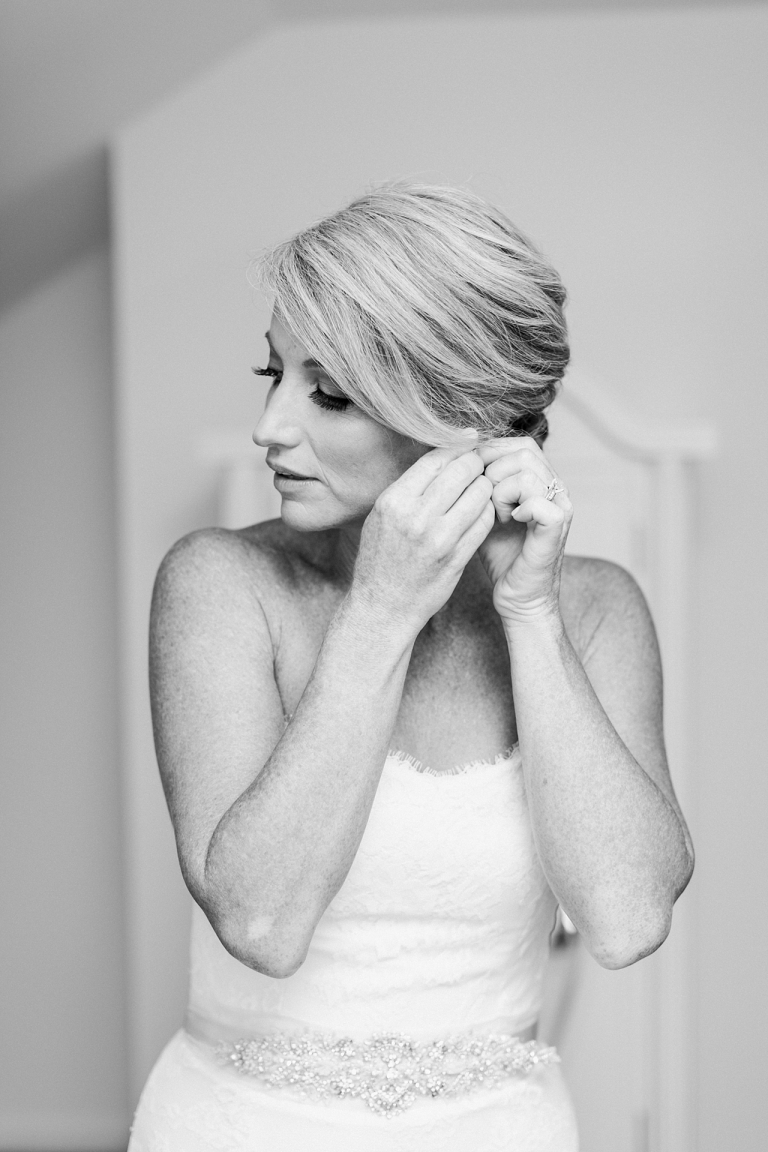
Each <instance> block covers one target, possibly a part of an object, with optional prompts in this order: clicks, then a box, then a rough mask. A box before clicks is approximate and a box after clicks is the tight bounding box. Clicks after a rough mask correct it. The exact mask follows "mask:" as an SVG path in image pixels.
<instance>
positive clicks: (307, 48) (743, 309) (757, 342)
mask: <svg viewBox="0 0 768 1152" xmlns="http://www.w3.org/2000/svg"><path fill="white" fill-rule="evenodd" d="M767 42H768V11H767V10H766V9H765V8H764V7H762V6H755V7H744V8H742V9H740V8H732V9H729V10H710V11H692V10H688V11H685V10H683V11H675V12H671V11H664V10H659V11H645V12H625V13H621V14H615V15H610V14H605V13H599V14H598V13H592V14H578V15H576V14H571V15H569V14H561V15H555V14H549V15H547V16H546V17H522V16H518V17H515V18H511V17H510V18H501V17H499V18H495V17H494V18H490V17H487V18H479V17H478V18H471V19H434V20H421V19H420V20H410V21H407V20H397V21H383V22H378V23H373V22H360V23H348V24H347V23H344V24H338V25H336V26H334V25H306V26H299V27H294V28H290V29H285V30H283V31H280V32H275V33H273V34H271V35H270V36H269V37H267V38H265V39H263V40H261V41H260V42H258V43H255V44H253V45H251V46H249V47H248V48H247V49H246V50H245V51H243V52H242V53H240V54H238V55H237V56H235V57H233V58H232V59H231V60H230V61H229V62H228V63H226V64H225V65H223V66H222V67H220V68H219V69H218V70H216V71H215V72H213V73H211V74H210V75H209V76H207V77H206V78H205V79H204V80H202V81H201V82H200V83H199V84H197V85H196V86H194V87H193V88H191V89H189V90H188V91H187V92H186V93H185V94H183V95H182V96H181V97H180V98H178V99H176V100H174V101H172V102H170V103H168V104H166V105H164V106H163V107H161V108H159V109H158V110H157V111H156V112H155V113H153V114H152V115H151V116H150V117H148V118H146V119H144V120H142V121H141V122H139V123H137V124H135V125H134V126H133V127H132V128H130V129H129V130H128V131H126V132H125V133H124V134H123V136H122V137H121V139H120V141H119V144H118V148H117V170H116V171H117V175H116V193H117V219H118V281H117V284H118V295H119V319H120V329H121V333H120V453H121V512H122V519H123V537H122V541H123V557H124V563H125V577H126V585H125V593H126V594H125V599H124V604H123V607H124V621H123V624H124V637H125V674H126V686H127V689H128V697H127V711H126V718H127V731H128V732H129V745H128V747H127V769H128V781H129V812H128V815H129V822H130V826H131V828H132V834H133V843H134V847H137V846H138V847H139V848H140V846H141V844H142V843H143V842H148V841H143V840H142V834H141V830H142V828H145V827H146V825H147V823H148V822H150V821H151V822H153V824H154V826H156V827H161V826H162V827H163V828H164V829H165V832H164V835H165V841H164V843H165V848H164V849H163V850H162V852H160V853H159V854H157V855H155V856H154V857H153V858H152V859H151V860H149V859H142V858H141V855H139V859H138V860H137V863H136V871H135V872H134V874H133V876H132V885H133V886H132V892H133V897H134V899H137V900H140V899H141V897H142V894H146V893H148V892H149V890H150V887H151V885H153V884H156V883H158V877H159V876H161V877H162V880H161V881H160V882H162V883H164V884H167V885H169V886H171V887H173V886H174V885H176V887H177V889H178V891H179V892H180V891H181V890H180V886H179V881H178V877H177V876H176V877H175V878H173V879H171V878H169V877H166V876H165V874H164V871H163V869H165V868H173V867H175V865H174V858H173V849H172V843H171V838H170V831H169V828H168V825H167V817H166V815H165V813H164V810H163V807H162V798H161V795H160V789H159V786H158V785H157V781H156V771H155V768H154V765H153V759H152V750H151V741H150V738H149V726H148V710H147V706H146V688H145V671H144V669H145V650H144V645H145V642H144V635H145V628H146V613H147V608H148V600H149V592H150V587H151V580H152V576H153V573H154V570H155V568H156V565H157V563H158V562H159V560H160V557H161V555H162V553H163V552H164V550H165V549H166V548H167V547H168V545H169V544H170V543H171V542H172V540H173V539H174V538H175V537H176V536H178V535H179V534H181V533H182V532H184V531H187V530H188V529H190V528H192V527H196V526H198V525H200V524H202V523H205V522H210V520H211V518H212V516H213V509H212V504H211V495H212V491H213V478H212V476H211V475H210V473H208V472H206V470H205V469H204V468H201V467H200V465H199V464H198V462H197V458H196V453H197V444H198V442H199V440H200V438H201V437H202V436H203V434H204V433H205V431H206V430H208V429H210V428H211V427H212V426H221V425H224V426H235V427H237V426H241V425H244V424H246V423H247V422H248V421H249V420H255V418H256V415H257V413H258V411H259V410H260V402H261V401H260V397H261V395H262V394H263V393H262V391H261V390H260V389H259V387H258V385H256V386H254V384H253V381H252V378H251V376H250V373H249V366H250V364H251V363H256V362H259V361H260V359H261V357H262V355H263V349H262V341H261V338H260V333H262V332H263V330H264V326H265V320H266V316H265V314H264V309H263V306H260V305H258V304H254V303H252V301H251V299H250V296H249V292H248V289H247V288H246V286H245V280H244V269H245V266H246V263H247V259H248V255H249V252H252V251H254V250H256V249H258V248H259V247H260V246H261V245H263V244H266V243H269V242H271V241H274V240H277V239H279V238H281V237H282V236H283V235H285V234H286V233H288V232H290V231H291V230H292V229H295V228H297V227H299V226H300V225H302V224H304V223H305V222H307V221H308V220H309V219H312V218H315V217H316V216H318V215H319V214H321V213H322V212H324V211H326V210H328V209H330V208H333V207H335V206H337V205H338V204H340V203H341V202H343V201H344V200H345V198H347V197H349V196H350V195H352V194H354V193H356V192H358V191H359V190H360V189H361V188H363V187H364V185H365V184H366V183H368V182H370V181H372V180H376V179H379V178H385V177H389V176H396V175H415V176H419V177H422V178H424V179H444V180H448V181H452V182H469V183H471V185H472V186H473V187H474V188H476V189H477V190H478V191H480V192H483V193H485V194H487V195H488V196H489V197H491V198H492V199H494V200H496V201H497V202H498V203H500V204H501V205H502V206H503V207H505V208H506V209H507V210H508V211H509V212H510V214H511V215H512V216H513V218H514V219H515V220H516V221H517V222H518V223H519V224H521V225H522V226H523V227H524V228H525V229H526V230H527V231H529V232H530V233H531V234H532V236H533V237H534V238H535V239H537V240H538V241H539V242H540V243H541V244H542V245H543V246H544V248H545V249H546V250H547V252H548V253H549V254H550V255H551V257H552V258H553V259H554V261H555V263H556V264H557V266H558V267H559V268H560V270H561V272H562V274H563V276H564V278H565V281H566V283H567V285H568V287H569V289H570V294H571V304H570V311H569V316H570V324H571V330H572V336H573V348H574V359H575V361H576V362H577V363H578V364H579V365H580V366H582V367H583V368H585V369H587V370H588V371H589V372H590V373H591V374H592V375H594V376H596V377H597V378H598V379H601V380H603V381H604V382H605V383H606V385H607V386H609V387H610V388H612V389H614V390H615V392H616V395H617V397H619V398H620V399H621V400H623V402H624V403H625V405H626V406H627V407H630V408H635V409H637V410H638V411H639V412H640V413H641V414H645V415H646V416H647V417H648V418H649V419H655V418H659V417H661V418H663V417H668V418H670V419H671V418H674V417H688V416H701V417H707V418H710V419H712V420H713V421H714V422H715V423H716V424H717V425H719V427H720V429H721V433H722V438H723V445H724V451H723V455H722V458H721V460H720V461H719V462H718V464H717V465H712V466H711V467H709V468H708V469H707V470H706V471H705V472H704V475H703V484H702V490H701V503H700V507H699V510H698V514H697V519H696V523H695V524H694V525H692V531H693V535H694V538H695V541H696V544H697V547H698V550H699V551H698V556H699V559H700V566H699V571H698V572H697V579H696V583H695V587H694V588H692V590H691V597H692V602H693V613H694V617H695V619H694V625H695V632H696V639H697V645H698V664H697V666H698V678H697V682H696V684H695V685H694V686H693V689H694V692H693V695H694V698H695V707H694V710H693V718H692V719H693V728H694V732H695V736H696V743H697V752H698V758H697V777H698V795H697V801H696V804H695V806H693V807H692V809H691V811H690V812H689V816H690V822H691V825H692V829H693V832H694V838H695V840H696V844H697V848H698V853H699V863H698V869H697V874H696V878H695V881H694V888H693V890H692V893H691V894H690V895H689V896H688V898H689V899H695V900H696V901H697V902H698V907H699V964H698V973H697V974H696V975H695V979H696V997H697V1002H698V1029H699V1043H698V1069H697V1071H698V1079H699V1096H698V1115H699V1123H700V1137H699V1148H700V1149H701V1152H715V1150H717V1152H720V1150H721V1149H723V1148H726V1147H737V1148H739V1149H740V1150H742V1152H752V1150H754V1152H758V1149H760V1148H762V1147H763V1146H764V1138H763V1136H762V1135H761V1131H762V1128H763V1121H762V1114H761V1111H758V1101H759V1100H760V1096H761V1087H762V1085H763V1084H764V1083H765V1081H766V1078H767V1077H766V1074H767V1073H768V1057H767V1056H766V1054H765V1051H764V1048H763V1046H762V1039H761V1038H762V1034H763V1032H764V1030H765V1025H766V1008H767V1006H768V1000H767V999H766V996H765V993H764V979H763V972H762V957H763V956H764V955H765V951H766V944H767V943H768V940H767V939H766V937H767V936H768V928H766V924H765V921H764V919H761V918H760V917H759V914H758V910H759V909H761V908H764V907H765V896H766V877H768V842H767V841H766V838H765V836H764V833H763V820H762V815H761V812H762V811H763V810H764V808H765V802H766V799H768V785H767V784H766V777H765V773H764V772H763V771H762V768H761V761H762V757H763V749H764V747H765V745H766V739H767V738H768V732H767V731H766V727H767V725H766V711H765V708H764V705H763V696H764V688H765V684H766V656H765V653H766V651H767V650H768V636H767V635H766V632H767V631H768V629H767V628H766V619H765V613H764V610H763V608H762V604H763V602H764V590H763V584H764V581H763V577H762V573H763V572H764V570H765V565H766V562H767V561H768V555H767V554H766V553H767V551H768V550H767V549H766V544H765V533H764V531H760V529H759V528H758V525H760V524H762V522H763V520H764V493H765V492H766V491H768V461H767V460H766V454H765V452H764V449H763V439H764V429H765V427H766V420H765V417H766V388H765V379H764V377H765V368H764V365H765V364H766V363H768V328H767V327H766V325H765V321H764V307H765V295H766V287H767V286H768V284H767V280H768V274H767V271H766V270H767V269H768V262H767V261H766V248H768V243H767V241H768V221H767V220H766V214H765V210H764V206H765V203H766V193H767V192H768V188H767V187H766V184H767V183H768V181H767V180H766V176H767V175H768V135H766V113H767V112H768V70H766V68H765V60H766V47H767V46H768V43H767ZM673 767H674V766H673ZM177 907H178V915H177V922H176V925H175V926H172V927H171V928H170V929H169V930H168V931H166V932H165V933H160V932H159V931H158V928H159V926H154V927H153V928H152V929H151V930H148V931H146V932H144V934H143V935H142V934H135V935H134V937H133V938H132V961H131V962H132V980H133V986H134V988H135V989H136V988H141V989H142V990H143V991H145V992H147V993H148V994H149V995H150V998H151V995H152V988H153V987H154V988H155V990H156V991H155V998H156V999H155V1009H156V1010H155V1011H153V1012H152V1013H150V1014H149V1015H150V1017H151V1018H148V1019H147V1020H144V1021H143V1022H141V1021H140V1022H139V1023H138V1031H137V1034H136V1037H135V1041H136V1052H137V1058H136V1064H135V1075H136V1076H137V1078H138V1079H140V1078H141V1076H142V1075H143V1072H144V1071H145V1067H146V1064H147V1063H148V1062H149V1060H150V1059H151V1055H152V1049H153V1048H154V1049H156V1047H157V1045H158V1044H159V1043H160V1042H161V1040H162V1037H163V1035H165V1034H167V1032H168V1031H169V1030H170V1028H171V1027H173V1026H174V1023H175V1022H176V1021H177V1020H178V1016H179V1013H180V1010H181V1008H180V1004H181V992H180V991H179V990H178V989H177V990H176V992H174V994H173V997H171V1001H172V1002H171V1003H170V1004H169V996H168V994H167V993H168V987H169V985H168V983H167V982H168V980H169V979H173V974H174V972H175V973H177V974H178V971H179V964H180V960H179V956H180V953H181V949H182V947H183V942H182V941H181V940H180V937H179V936H174V932H179V933H180V932H181V931H183V924H184V920H185V915H186V911H185V908H186V906H185V904H184V902H183V901H182V899H181V898H179V900H178V903H177ZM176 978H177V977H176ZM177 983H178V978H177ZM153 1029H154V1031H153ZM752 1038H754V1039H755V1041H756V1042H755V1043H754V1045H749V1044H748V1047H747V1049H746V1051H747V1055H746V1056H745V1055H744V1052H745V1047H744V1042H745V1040H747V1041H749V1040H750V1039H752Z"/></svg>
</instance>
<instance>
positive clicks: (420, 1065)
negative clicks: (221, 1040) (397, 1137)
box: [216, 1032, 560, 1117]
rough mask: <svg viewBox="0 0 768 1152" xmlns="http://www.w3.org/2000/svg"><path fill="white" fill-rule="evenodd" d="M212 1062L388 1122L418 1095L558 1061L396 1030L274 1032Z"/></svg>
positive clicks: (521, 1045) (501, 1046)
mask: <svg viewBox="0 0 768 1152" xmlns="http://www.w3.org/2000/svg"><path fill="white" fill-rule="evenodd" d="M216 1051H217V1054H218V1056H219V1058H220V1059H222V1060H225V1061H226V1062H228V1063H229V1064H231V1065H232V1066H233V1067H234V1068H235V1069H236V1071H237V1072H239V1073H241V1074H242V1075H244V1076H252V1077H254V1078H255V1079H256V1080H258V1081H260V1082H261V1083H262V1084H267V1085H269V1086H270V1087H272V1088H293V1089H295V1090H297V1091H298V1092H300V1093H301V1095H302V1096H309V1097H312V1098H313V1099H319V1100H327V1099H330V1098H332V1097H343V1096H353V1097H358V1098H359V1099H361V1100H364V1101H365V1103H366V1104H367V1105H368V1107H369V1108H370V1109H371V1110H372V1111H373V1112H377V1113H379V1114H380V1115H382V1116H386V1117H392V1116H396V1115H398V1114H399V1113H401V1112H404V1111H405V1109H406V1108H410V1106H411V1105H412V1104H413V1103H414V1101H415V1100H416V1098H417V1097H418V1096H459V1095H463V1094H464V1093H466V1092H471V1091H473V1090H476V1089H479V1088H489V1087H494V1086H497V1085H499V1084H501V1083H502V1082H503V1081H505V1080H508V1079H510V1078H512V1077H515V1076H521V1075H525V1074H527V1073H528V1072H530V1071H531V1069H533V1068H535V1067H536V1065H537V1064H553V1063H557V1062H559V1060H560V1057H559V1056H558V1055H557V1052H556V1050H555V1049H554V1048H548V1047H547V1046H546V1045H544V1044H541V1043H539V1042H538V1041H537V1040H527V1041H522V1040H520V1039H518V1037H516V1036H512V1035H510V1034H509V1033H493V1034H491V1035H488V1036H482V1035H481V1036H476V1035H470V1036H466V1035H465V1036H455V1037H451V1038H448V1039H445V1040H432V1041H428V1042H426V1043H420V1042H418V1041H415V1040H413V1039H412V1038H410V1037H408V1036H405V1035H403V1034H402V1033H401V1032H384V1033H378V1034H377V1035H375V1036H371V1037H370V1038H369V1039H368V1040H362V1041H355V1040H351V1039H349V1038H348V1037H342V1038H340V1039H339V1038H337V1037H334V1036H329V1035H328V1034H327V1033H318V1032H312V1033H303V1034H291V1033H287V1032H277V1033H271V1034H265V1035H260V1036H255V1037H252V1038H250V1039H243V1040H236V1041H235V1042H234V1043H229V1044H219V1045H218V1046H217V1049H216Z"/></svg>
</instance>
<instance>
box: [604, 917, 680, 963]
mask: <svg viewBox="0 0 768 1152" xmlns="http://www.w3.org/2000/svg"><path fill="white" fill-rule="evenodd" d="M671 926H672V909H671V908H670V909H669V911H668V913H667V914H662V915H657V916H654V917H652V918H650V917H649V919H648V921H647V922H645V923H644V924H642V925H636V924H634V925H631V926H628V927H627V928H626V929H625V931H624V932H623V933H622V934H621V935H618V934H613V935H611V936H608V935H606V936H605V937H602V938H601V939H600V940H599V941H595V942H594V943H593V944H591V945H590V944H588V945H587V946H588V948H589V951H590V952H591V954H592V956H593V957H594V959H595V960H596V961H597V963H598V964H599V965H600V967H601V968H608V969H610V970H611V971H616V970H618V969H619V968H629V967H630V965H632V964H636V963H637V961H638V960H643V959H645V957H646V956H650V955H652V953H654V952H655V951H656V950H657V949H658V948H660V947H661V945H662V944H663V943H664V941H665V940H666V938H667V936H668V935H669V930H670V928H671ZM585 943H587V942H586V941H585Z"/></svg>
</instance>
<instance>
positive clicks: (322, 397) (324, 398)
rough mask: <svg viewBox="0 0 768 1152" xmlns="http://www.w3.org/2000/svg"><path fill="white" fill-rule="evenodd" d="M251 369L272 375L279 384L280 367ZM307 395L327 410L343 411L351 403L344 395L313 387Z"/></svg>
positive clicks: (257, 373)
mask: <svg viewBox="0 0 768 1152" xmlns="http://www.w3.org/2000/svg"><path fill="white" fill-rule="evenodd" d="M251 371H252V372H253V373H254V374H255V375H256V376H272V377H274V380H275V383H276V384H279V383H280V381H281V379H282V377H283V372H282V369H281V368H275V367H274V366H273V365H271V364H268V365H267V367H266V368H252V369H251ZM309 397H310V399H311V400H313V401H314V403H315V404H317V405H318V406H319V407H320V408H325V409H326V410H327V411H329V412H343V411H344V409H345V408H348V407H349V406H350V404H351V403H352V401H351V400H348V399H347V398H346V396H331V395H330V393H328V392H322V391H321V390H320V388H318V387H315V390H314V391H313V392H310V394H309Z"/></svg>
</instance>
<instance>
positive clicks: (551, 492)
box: [544, 476, 565, 500]
mask: <svg viewBox="0 0 768 1152" xmlns="http://www.w3.org/2000/svg"><path fill="white" fill-rule="evenodd" d="M558 492H565V488H563V486H562V485H561V484H558V482H557V477H556V476H553V477H552V479H551V480H550V482H549V484H547V491H546V493H545V494H544V499H545V500H554V498H555V496H557V494H558Z"/></svg>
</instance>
